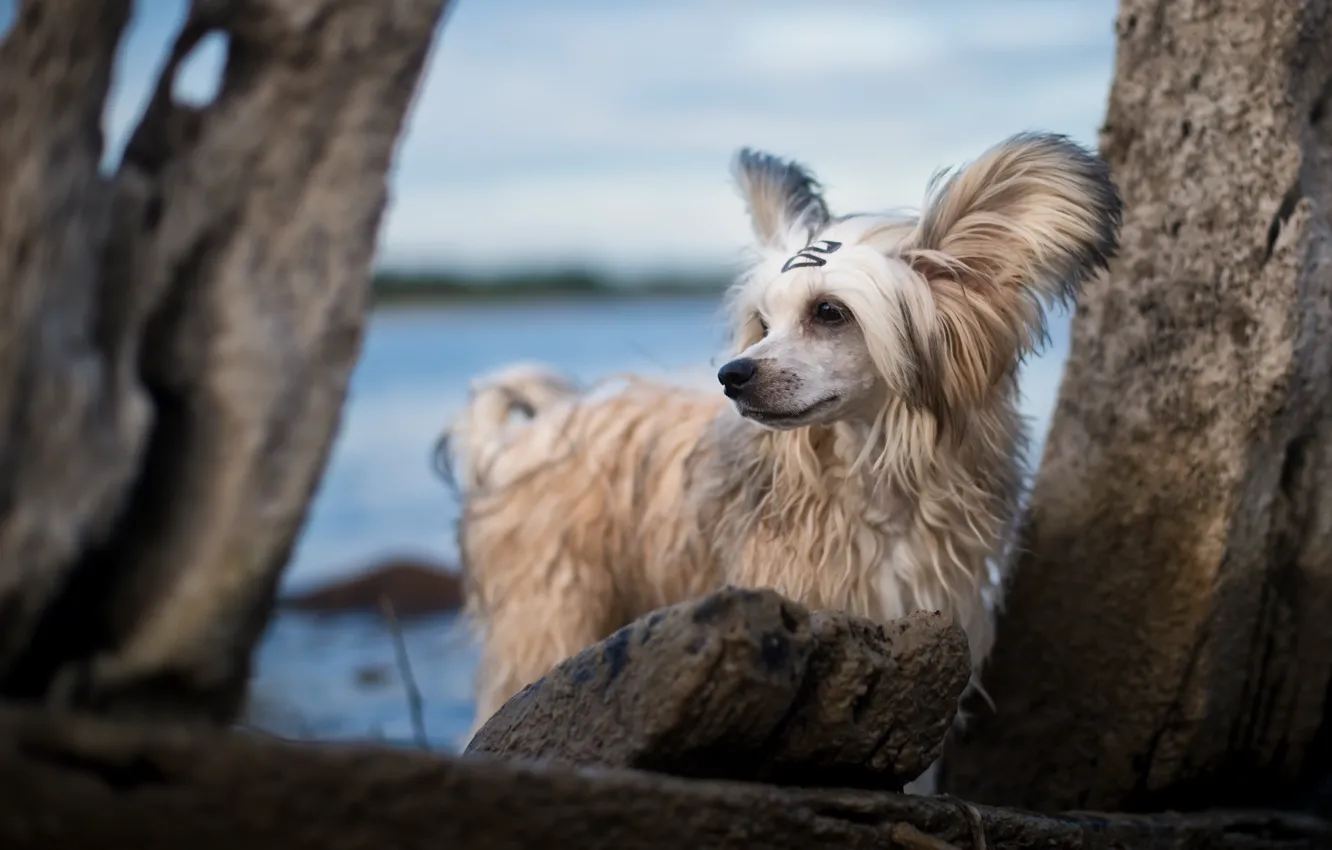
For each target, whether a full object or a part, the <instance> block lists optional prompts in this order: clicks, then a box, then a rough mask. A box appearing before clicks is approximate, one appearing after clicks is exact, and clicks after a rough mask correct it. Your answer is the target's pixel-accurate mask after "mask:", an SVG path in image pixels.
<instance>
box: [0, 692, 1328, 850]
mask: <svg viewBox="0 0 1332 850" xmlns="http://www.w3.org/2000/svg"><path fill="white" fill-rule="evenodd" d="M0 788H4V789H5V797H4V805H3V806H0V845H2V846H4V847H6V848H14V850H20V848H29V847H31V848H41V850H63V848H79V850H97V848H101V847H106V848H112V847H114V848H117V850H119V848H124V847H134V848H136V850H153V848H158V847H161V848H171V850H175V849H176V848H179V847H189V848H191V850H209V848H213V847H217V848H227V850H232V848H236V847H245V848H252V850H260V848H267V847H272V848H281V850H302V848H312V850H313V849H314V848H317V850H353V848H357V849H358V850H359V848H365V850H380V848H385V847H392V848H395V850H412V848H418V847H419V848H432V850H433V848H440V847H456V848H473V847H474V848H485V850H507V849H508V848H533V850H535V848H549V847H557V848H565V847H576V848H579V850H598V848H607V850H636V848H643V850H648V848H652V850H656V849H657V848H680V847H688V848H698V850H704V848H713V847H715V848H727V850H730V848H736V847H756V848H757V847H762V848H764V850H783V848H791V850H819V848H836V850H856V848H885V847H899V848H908V850H947V848H949V847H955V848H968V850H969V849H970V848H976V850H982V848H983V849H984V850H1006V848H1014V850H1017V848H1023V850H1025V848H1030V847H1069V848H1072V847H1076V848H1079V849H1080V850H1098V848H1106V849H1107V850H1109V848H1125V847H1132V848H1134V850H1186V848H1187V850H1200V848H1236V850H1240V848H1244V850H1268V848H1271V850H1278V849H1279V850H1295V848H1320V847H1327V846H1329V844H1330V843H1332V827H1330V826H1329V825H1328V824H1327V823H1325V822H1323V821H1321V820H1318V819H1316V818H1311V817H1306V816H1300V815H1293V814H1291V815H1283V814H1278V813H1263V812H1242V811H1236V812H1217V813H1199V814H1194V815H1158V816H1150V817H1148V816H1143V817H1131V816H1124V815H1098V814H1088V813H1073V814H1066V815H1060V816H1058V817H1049V816H1042V815H1035V814H1028V813H1024V812H1018V811H1004V810H998V809H991V808H986V807H973V806H970V805H967V804H965V803H962V802H959V801H956V800H951V799H948V798H938V797H910V796H901V795H897V794H887V793H874V792H855V791H836V790H797V789H783V788H777V787H774V786H763V785H747V784H738V783H724V782H717V781H703V780H684V779H675V778H671V777H666V776H659V775H655V774H649V773H640V772H636V771H624V770H575V769H571V768H558V767H553V766H544V767H542V766H536V765H522V764H519V763H516V762H507V761H499V760H494V759H477V758H448V757H434V756H430V755H426V754H421V753H415V752H409V751H393V750H385V749H371V748H333V747H315V746H310V745H304V746H300V745H294V744H287V743H282V742H278V741H275V740H273V739H268V738H262V737H258V736H254V735H248V734H244V733H222V732H216V731H211V732H204V733H202V734H200V733H199V732H198V731H197V730H195V731H191V730H189V729H186V728H182V727H176V726H169V725H168V726H164V725H158V726H155V727H144V726H133V725H130V724H129V723H128V722H122V723H119V724H108V723H105V722H103V721H93V720H87V719H78V718H75V717H72V716H52V715H50V714H41V713H37V712H31V713H15V712H12V711H3V712H0Z"/></svg>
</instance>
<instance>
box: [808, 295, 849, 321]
mask: <svg viewBox="0 0 1332 850" xmlns="http://www.w3.org/2000/svg"><path fill="white" fill-rule="evenodd" d="M846 319H847V315H846V310H845V309H844V308H843V307H842V306H841V305H840V304H834V303H833V302H831V301H820V302H819V303H818V304H815V305H814V321H816V322H819V323H821V324H825V325H837V324H841V323H842V322H845V321H846Z"/></svg>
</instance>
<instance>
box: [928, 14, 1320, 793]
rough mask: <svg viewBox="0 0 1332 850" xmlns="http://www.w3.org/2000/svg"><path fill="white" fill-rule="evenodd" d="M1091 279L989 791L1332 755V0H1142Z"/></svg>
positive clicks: (969, 764)
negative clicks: (1109, 200) (1108, 257)
mask: <svg viewBox="0 0 1332 850" xmlns="http://www.w3.org/2000/svg"><path fill="white" fill-rule="evenodd" d="M1118 37H1119V46H1118V59H1117V68H1116V74H1115V80H1114V87H1113V90H1112V92H1111V97H1110V107H1109V114H1108V118H1107V120H1106V124H1105V127H1104V129H1103V131H1102V142H1101V144H1102V150H1103V152H1104V155H1105V156H1106V158H1107V159H1108V161H1109V162H1110V164H1111V166H1112V168H1113V173H1114V178H1115V181H1116V182H1117V183H1118V185H1119V187H1120V189H1121V190H1122V192H1123V195H1124V200H1125V209H1126V216H1125V219H1124V228H1123V238H1122V246H1123V247H1122V249H1121V253H1120V256H1119V259H1118V260H1117V261H1116V262H1115V263H1114V265H1113V266H1112V268H1111V270H1110V273H1109V275H1108V277H1107V278H1106V279H1103V280H1101V281H1100V282H1098V283H1095V284H1093V285H1090V286H1089V287H1088V288H1087V290H1086V293H1085V296H1084V297H1083V299H1082V300H1081V302H1080V303H1079V306H1078V312H1077V316H1076V318H1075V320H1074V323H1073V339H1072V350H1071V354H1070V359H1069V362H1068V366H1067V371H1066V373H1065V376H1064V382H1063V386H1062V388H1061V391H1060V397H1059V402H1058V407H1057V411H1056V413H1055V417H1054V422H1053V427H1052V431H1051V433H1050V436H1049V440H1048V443H1047V444H1046V449H1045V457H1044V460H1043V463H1042V466H1041V469H1040V474H1039V476H1038V479H1037V482H1036V486H1035V490H1034V493H1033V496H1032V501H1031V505H1032V506H1031V511H1030V515H1029V517H1028V518H1027V520H1026V525H1025V529H1024V533H1023V535H1022V545H1023V550H1024V555H1023V557H1022V558H1021V559H1020V562H1019V564H1018V567H1017V573H1016V578H1015V582H1014V584H1013V586H1012V588H1011V592H1010V594H1009V596H1008V604H1007V611H1006V615H1005V617H1004V619H1003V621H1002V623H1001V626H1000V628H999V632H998V639H997V644H996V652H995V655H994V657H993V660H992V663H991V665H990V668H989V671H988V673H987V674H986V676H985V682H986V686H987V689H988V691H989V693H990V695H991V696H992V697H993V698H994V701H995V703H996V704H997V711H995V712H990V711H988V710H987V709H985V708H984V707H983V706H977V710H978V713H979V716H978V717H977V719H976V721H975V722H974V723H973V725H972V727H971V733H972V734H971V735H970V740H969V741H967V742H964V743H962V744H961V745H959V746H958V747H956V748H955V749H952V751H951V752H950V754H949V756H948V764H949V768H948V774H949V776H948V779H947V781H946V782H947V787H948V788H950V790H952V791H953V792H955V793H958V794H961V795H963V796H966V797H967V798H969V799H974V800H978V801H985V802H988V803H996V804H1000V803H1002V804H1010V805H1020V806H1029V807H1035V808H1041V809H1047V810H1053V809H1061V808H1068V807H1084V806H1086V807H1095V808H1115V809H1161V808H1164V807H1169V806H1179V807H1193V806H1198V805H1224V804H1238V805H1256V804H1261V803H1265V802H1268V801H1272V800H1281V799H1291V798H1293V796H1294V793H1295V792H1296V791H1297V790H1299V789H1300V788H1301V787H1302V786H1304V785H1306V784H1307V783H1309V782H1311V781H1312V780H1314V779H1316V778H1317V777H1318V775H1319V774H1321V773H1324V772H1325V771H1326V770H1327V768H1328V766H1329V764H1330V763H1332V749H1330V747H1332V736H1330V735H1328V732H1327V729H1328V727H1327V719H1326V718H1327V705H1326V703H1327V699H1328V693H1329V686H1330V685H1332V616H1330V615H1329V612H1332V452H1330V451H1329V449H1332V442H1330V441H1329V435H1330V433H1332V432H1330V429H1332V416H1329V413H1330V412H1332V410H1330V409H1329V399H1330V395H1332V266H1330V265H1329V263H1332V222H1330V221H1329V215H1332V159H1330V157H1332V115H1329V108H1330V107H1332V104H1329V102H1328V98H1329V96H1330V95H1332V3H1329V2H1326V0H1215V2H1208V3H1177V2H1169V0H1124V2H1123V3H1122V5H1121V10H1120V14H1119V21H1118Z"/></svg>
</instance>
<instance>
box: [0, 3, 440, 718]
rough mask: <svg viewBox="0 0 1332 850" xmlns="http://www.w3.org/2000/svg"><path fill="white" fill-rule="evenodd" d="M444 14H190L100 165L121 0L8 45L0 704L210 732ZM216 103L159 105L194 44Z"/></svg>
mask: <svg viewBox="0 0 1332 850" xmlns="http://www.w3.org/2000/svg"><path fill="white" fill-rule="evenodd" d="M444 5H445V0H395V2H385V0H306V2H291V0H196V2H195V3H194V4H193V7H192V9H191V11H190V14H189V18H188V21H187V23H186V24H185V27H184V29H183V31H182V33H181V35H180V37H179V39H178V41H177V43H176V45H175V47H174V48H173V50H172V53H171V57H170V61H169V63H168V65H167V67H166V69H165V70H164V72H163V74H162V76H161V79H160V80H159V81H158V85H157V89H156V91H155V93H154V95H153V97H152V101H151V103H150V104H149V106H148V108H147V110H146V113H145V114H144V116H143V119H142V122H141V124H140V125H139V127H138V129H137V130H136V131H135V133H134V135H133V137H132V140H131V142H130V144H129V147H128V150H127V152H126V154H125V158H124V163H123V164H122V165H121V166H120V168H119V170H118V171H117V172H116V174H115V175H114V176H113V177H110V178H103V177H100V176H99V174H98V163H99V160H100V159H101V157H102V140H101V130H100V123H101V118H102V111H103V106H104V101H105V97H106V93H107V85H108V80H109V79H110V66H111V62H112V57H113V54H114V52H115V50H116V46H117V43H118V41H119V38H120V35H121V31H122V29H123V28H124V25H125V23H126V20H127V17H128V14H129V8H130V3H129V2H128V0H40V2H39V0H28V2H24V3H22V4H21V5H20V8H19V11H18V15H17V19H16V22H15V24H14V27H13V29H12V31H11V32H10V33H9V35H8V37H7V38H6V39H5V41H4V44H3V46H0V114H3V115H4V119H3V120H4V132H3V133H0V186H3V187H4V203H3V204H0V488H3V491H2V492H0V693H4V694H7V695H10V696H19V697H43V696H45V697H53V698H55V699H56V700H58V701H64V702H67V703H72V704H75V705H82V706H87V707H94V708H97V709H100V710H106V711H112V712H118V711H124V712H128V713H135V714H142V713H144V712H158V713H166V714H170V715H194V716H205V717H211V718H215V719H228V718H230V717H232V716H233V715H234V713H235V712H236V710H237V709H238V707H239V705H240V702H241V698H242V694H243V689H244V683H245V681H246V679H247V677H248V674H249V659H250V653H251V649H252V647H253V644H254V642H255V640H256V639H257V637H258V635H259V633H260V631H261V629H262V627H263V625H264V622H265V619H266V617H267V615H268V612H269V610H270V608H271V605H272V601H273V596H274V593H275V589H276V584H277V578H278V574H279V571H280V569H281V567H282V566H283V564H284V563H285V561H286V559H287V556H288V553H289V550H290V548H291V545H292V541H293V538H294V536H295V534H296V531H297V529H298V527H299V525H300V523H301V521H302V519H303V517H304V514H305V511H306V506H307V503H308V502H309V499H310V496H311V493H312V491H313V489H314V487H315V484H316V481H317V479H318V476H319V473H320V471H321V470H322V468H323V465H324V460H325V455H326V453H327V450H328V447H329V444H330V441H331V437H332V435H333V433H334V430H335V427H336V425H337V422H338V417H339V412H340V409H341V405H342V401H343V397H344V394H345V390H346V384H347V378H348V375H349V372H350V370H351V368H352V366H353V363H354V360H355V358H356V355H357V352H358V350H359V343H360V336H361V326H362V320H363V315H364V313H365V308H366V301H367V296H368V279H369V273H370V264H371V259H372V254H373V250H374V245H375V239H376V236H377V230H378V225H379V219H380V214H381V211H382V209H383V206H384V203H385V195H386V189H385V175H386V173H387V171H388V167H389V162H390V158H391V156H392V154H393V151H394V147H395V143H396V139H397V137H398V134H399V130H400V127H401V125H402V121H403V116H404V114H405V112H406V110H407V108H408V106H409V103H410V101H411V98H412V94H413V91H414V89H415V84H416V80H417V77H418V75H419V73H420V71H421V68H422V66H423V62H424V60H425V57H426V55H427V51H428V49H429V46H430V44H431V42H432V39H433V36H434V33H435V32H436V30H437V22H438V20H439V18H440V15H441V14H442V9H443V6H444ZM211 32H222V33H224V34H225V35H226V36H227V38H228V40H229V53H228V57H227V67H226V72H225V77H224V80H223V83H222V86H221V90H220V94H219V96H218V97H217V99H216V101H215V102H214V103H212V104H210V105H208V106H206V107H203V108H200V109H196V108H189V107H184V106H180V105H177V104H175V103H174V102H173V101H172V96H171V90H172V83H173V79H174V76H175V73H176V69H177V68H178V66H179V64H180V62H181V61H182V60H183V59H184V58H185V57H186V56H187V55H188V54H189V52H190V51H191V49H192V48H193V47H194V46H195V45H196V44H197V43H198V42H199V40H200V39H201V38H202V37H203V36H204V35H206V34H208V33H211Z"/></svg>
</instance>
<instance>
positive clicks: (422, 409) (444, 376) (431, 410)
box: [254, 298, 1068, 748]
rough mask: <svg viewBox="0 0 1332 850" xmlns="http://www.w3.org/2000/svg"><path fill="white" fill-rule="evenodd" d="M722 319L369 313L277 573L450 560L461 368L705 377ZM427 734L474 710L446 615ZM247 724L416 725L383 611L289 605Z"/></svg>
mask: <svg viewBox="0 0 1332 850" xmlns="http://www.w3.org/2000/svg"><path fill="white" fill-rule="evenodd" d="M723 342H724V330H723V326H722V324H721V321H720V305H719V302H718V301H716V300H714V299H711V298H661V299H648V300H596V299H579V300H570V301H552V302H547V303H528V304H452V305H447V306H437V307H436V306H429V307H421V306H412V307H396V308H385V309H381V310H379V311H377V312H376V313H375V314H374V316H373V317H372V319H371V322H370V326H369V329H368V333H367V336H366V339H365V343H364V347H363V350H362V355H361V360H360V362H359V364H358V366H357V369H356V371H355V373H354V375H353V379H352V385H351V388H350V392H349V398H348V402H347V409H346V411H345V414H344V418H343V422H342V428H341V431H340V434H339V437H338V440H337V442H336V444H335V446H334V450H333V455H332V457H331V460H330V465H329V468H328V470H327V471H326V474H325V477H324V479H323V482H322V485H321V487H320V490H319V492H318V494H317V496H316V499H315V502H314V505H313V507H312V511H311V515H310V517H309V520H308V522H307V525H306V528H305V530H304V533H303V535H302V538H301V540H300V543H299V545H298V547H297V551H296V553H295V555H294V558H293V561H292V564H291V566H290V568H289V569H288V571H287V573H286V575H285V578H284V582H283V585H284V589H286V590H288V591H292V590H300V589H302V588H305V587H309V586H312V585H316V584H321V583H323V582H325V581H327V580H329V579H331V578H335V577H339V576H342V575H346V574H349V573H352V572H355V571H357V570H358V569H360V568H362V567H363V566H365V565H366V564H367V563H368V562H370V561H372V560H374V559H375V558H376V557H381V556H384V555H386V554H423V555H426V556H429V557H432V558H435V559H439V560H443V561H446V562H450V563H452V562H454V560H455V558H456V553H457V550H456V546H455V544H454V539H453V536H454V528H455V521H456V518H457V515H458V512H457V511H458V506H457V504H456V503H455V500H454V496H453V493H452V491H451V490H450V489H449V488H448V487H447V486H445V484H444V483H443V482H442V481H441V480H440V479H439V478H438V477H437V476H436V474H435V473H434V471H433V467H432V465H431V453H432V448H433V445H434V442H435V440H436V438H437V437H438V435H439V432H440V428H441V426H442V425H443V423H444V422H445V421H446V420H447V418H448V417H449V416H450V415H451V414H452V412H453V411H454V410H456V409H457V407H458V406H459V405H460V404H461V403H462V401H463V400H464V398H465V397H466V392H467V384H468V381H469V380H471V379H472V378H474V377H476V376H477V375H479V374H481V373H483V372H486V371H488V370H490V369H493V368H495V367H498V366H501V365H504V364H506V363H510V362H512V361H515V360H539V361H544V362H547V363H550V364H552V365H555V366H557V367H559V368H561V369H565V370H567V371H568V372H569V373H571V374H572V375H574V376H576V377H577V378H579V379H582V380H587V381H592V380H596V379H599V378H604V377H609V376H612V375H615V374H618V373H623V372H626V371H633V372H640V373H647V374H654V375H660V376H689V377H691V378H692V377H696V376H700V375H701V376H703V377H705V378H706V375H707V373H708V372H710V371H712V369H714V368H715V364H717V363H718V362H719V358H718V356H717V355H718V353H719V352H721V350H722V345H723ZM1067 350H1068V323H1067V319H1066V317H1063V316H1059V317H1057V318H1056V319H1055V320H1054V321H1052V322H1051V342H1050V345H1049V346H1048V347H1047V350H1046V351H1045V352H1044V353H1043V354H1042V356H1040V357H1037V358H1033V359H1032V360H1031V361H1030V362H1029V363H1027V364H1026V366H1025V367H1024V370H1023V376H1022V389H1023V394H1024V398H1023V412H1024V413H1025V414H1026V415H1027V416H1028V417H1030V419H1031V421H1032V430H1033V434H1034V435H1035V436H1037V438H1038V439H1037V445H1036V446H1034V447H1033V448H1034V450H1035V451H1034V453H1033V457H1034V458H1039V456H1040V454H1039V450H1040V445H1039V443H1040V442H1041V438H1043V435H1044V433H1045V431H1046V430H1047V429H1048V426H1049V419H1050V414H1051V412H1052V409H1053V405H1054V400H1055V394H1056V391H1057V389H1058V381H1059V376H1060V373H1061V372H1062V369H1063V363H1064V360H1065V358H1066V356H1067ZM402 637H403V640H404V643H405V644H406V647H407V650H408V657H409V658H410V662H411V669H412V673H413V674H414V678H415V680H416V682H417V683H418V685H419V687H420V690H421V692H422V701H423V703H424V705H425V727H426V731H427V733H428V735H429V739H430V743H431V744H432V745H433V746H437V747H444V748H447V747H450V746H453V745H454V743H455V742H456V741H457V739H458V736H460V735H461V734H463V733H464V732H465V730H466V728H467V727H468V724H469V723H470V721H471V710H472V709H471V695H470V684H471V677H472V674H473V671H474V669H475V665H476V651H475V647H473V646H471V645H470V644H469V642H468V641H467V639H466V636H465V635H464V634H463V633H462V631H461V629H460V628H459V624H458V623H457V622H456V621H455V618H453V617H451V616H443V617H436V618H430V619H422V620H418V621H415V622H409V623H407V624H405V625H404V627H403V635H402ZM254 692H255V706H254V715H255V717H254V722H256V723H257V724H258V725H260V726H262V727H263V728H266V729H269V730H270V731H274V732H278V733H280V734H286V735H291V736H297V737H318V738H325V739H327V738H377V739H380V740H385V741H389V742H404V743H405V742H409V741H410V739H411V737H412V732H413V730H412V727H411V724H410V718H409V714H408V703H407V700H406V697H405V692H404V689H403V683H402V682H401V681H400V680H399V671H398V669H397V665H396V662H395V653H394V644H393V640H392V637H391V635H390V634H389V632H388V631H387V629H386V628H385V625H384V623H383V622H382V621H381V620H380V619H379V618H377V617H374V616H361V615H355V614H347V615H339V616H337V617H332V618H322V619H321V618H316V617H312V616H310V615H304V614H296V613H284V614H282V615H280V616H279V617H278V618H277V620H276V621H275V622H274V623H273V625H272V626H271V627H270V629H269V632H268V635H267V636H266V638H265V640H264V643H263V645H262V646H261V648H260V651H259V657H258V667H257V675H256V682H255V688H254Z"/></svg>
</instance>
